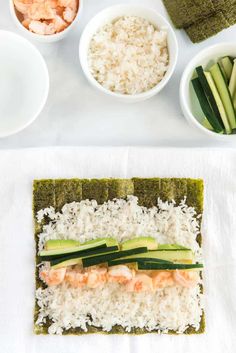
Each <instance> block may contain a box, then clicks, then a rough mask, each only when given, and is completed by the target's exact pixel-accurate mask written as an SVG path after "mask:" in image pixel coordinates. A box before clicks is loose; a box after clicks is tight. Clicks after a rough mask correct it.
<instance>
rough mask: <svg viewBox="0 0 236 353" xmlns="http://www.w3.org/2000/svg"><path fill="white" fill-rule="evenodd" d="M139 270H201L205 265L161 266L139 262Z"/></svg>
mask: <svg viewBox="0 0 236 353" xmlns="http://www.w3.org/2000/svg"><path fill="white" fill-rule="evenodd" d="M138 269H139V270H197V269H199V270H201V269H203V264H160V263H154V262H138Z"/></svg>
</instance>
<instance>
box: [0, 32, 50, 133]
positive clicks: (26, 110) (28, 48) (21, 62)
mask: <svg viewBox="0 0 236 353" xmlns="http://www.w3.org/2000/svg"><path fill="white" fill-rule="evenodd" d="M0 53H1V54H0V137H5V136H9V135H12V134H15V133H17V132H19V131H21V130H23V129H24V128H25V127H27V126H28V125H30V124H31V123H32V122H33V121H34V120H35V119H36V118H37V116H38V115H39V113H40V112H41V110H42V109H43V107H44V105H45V103H46V100H47V96H48V90H49V75H48V70H47V66H46V64H45V61H44V59H43V57H42V55H41V54H40V53H39V51H38V49H36V48H35V46H34V45H33V44H31V43H30V42H29V41H28V40H26V39H24V38H22V37H21V36H19V35H17V34H14V33H12V32H8V31H0Z"/></svg>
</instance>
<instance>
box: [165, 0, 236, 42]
mask: <svg viewBox="0 0 236 353" xmlns="http://www.w3.org/2000/svg"><path fill="white" fill-rule="evenodd" d="M163 3H164V5H165V7H166V9H167V11H168V13H169V16H170V18H171V20H172V22H173V24H174V25H175V27H176V28H184V30H185V31H186V33H187V35H188V36H189V38H190V39H191V41H192V42H193V43H198V42H201V41H203V40H205V39H207V38H209V37H211V36H213V35H215V34H217V33H219V32H220V31H222V30H223V29H225V28H228V27H229V26H232V25H234V24H235V23H236V10H235V7H236V6H235V5H236V0H163Z"/></svg>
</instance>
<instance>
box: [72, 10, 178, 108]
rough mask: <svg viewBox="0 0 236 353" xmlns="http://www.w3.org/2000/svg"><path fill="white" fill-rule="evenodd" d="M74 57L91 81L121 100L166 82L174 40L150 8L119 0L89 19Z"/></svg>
mask: <svg viewBox="0 0 236 353" xmlns="http://www.w3.org/2000/svg"><path fill="white" fill-rule="evenodd" d="M79 56H80V63H81V66H82V69H83V71H84V74H85V76H86V77H87V79H88V81H89V82H90V83H91V84H92V86H94V87H96V88H97V89H98V90H99V91H100V92H103V93H105V94H107V95H110V96H113V97H115V98H117V99H119V100H121V101H126V102H138V101H142V100H146V99H148V98H151V97H152V96H154V95H155V94H157V93H158V92H160V91H161V89H162V88H163V87H164V86H165V85H166V84H167V82H168V81H169V79H170V77H171V76H172V74H173V72H174V69H175V66H176V62H177V56H178V45H177V40H176V36H175V33H174V31H173V29H172V28H171V26H170V24H169V23H168V21H167V20H166V19H165V18H164V17H162V16H161V15H160V14H158V13H157V12H156V11H155V10H153V9H151V8H147V7H144V6H139V5H123V4H122V5H116V6H112V7H108V8H106V9H104V10H102V11H101V12H99V13H98V14H97V15H96V16H95V17H93V18H92V19H91V20H90V21H89V22H88V24H87V26H86V27H85V29H84V31H83V33H82V36H81V40H80V45H79Z"/></svg>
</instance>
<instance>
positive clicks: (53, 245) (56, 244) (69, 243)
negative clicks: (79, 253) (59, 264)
mask: <svg viewBox="0 0 236 353" xmlns="http://www.w3.org/2000/svg"><path fill="white" fill-rule="evenodd" d="M79 245H80V243H79V242H78V241H76V240H71V239H50V240H47V241H46V243H45V245H44V249H45V250H56V249H66V248H73V247H75V246H79Z"/></svg>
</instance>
